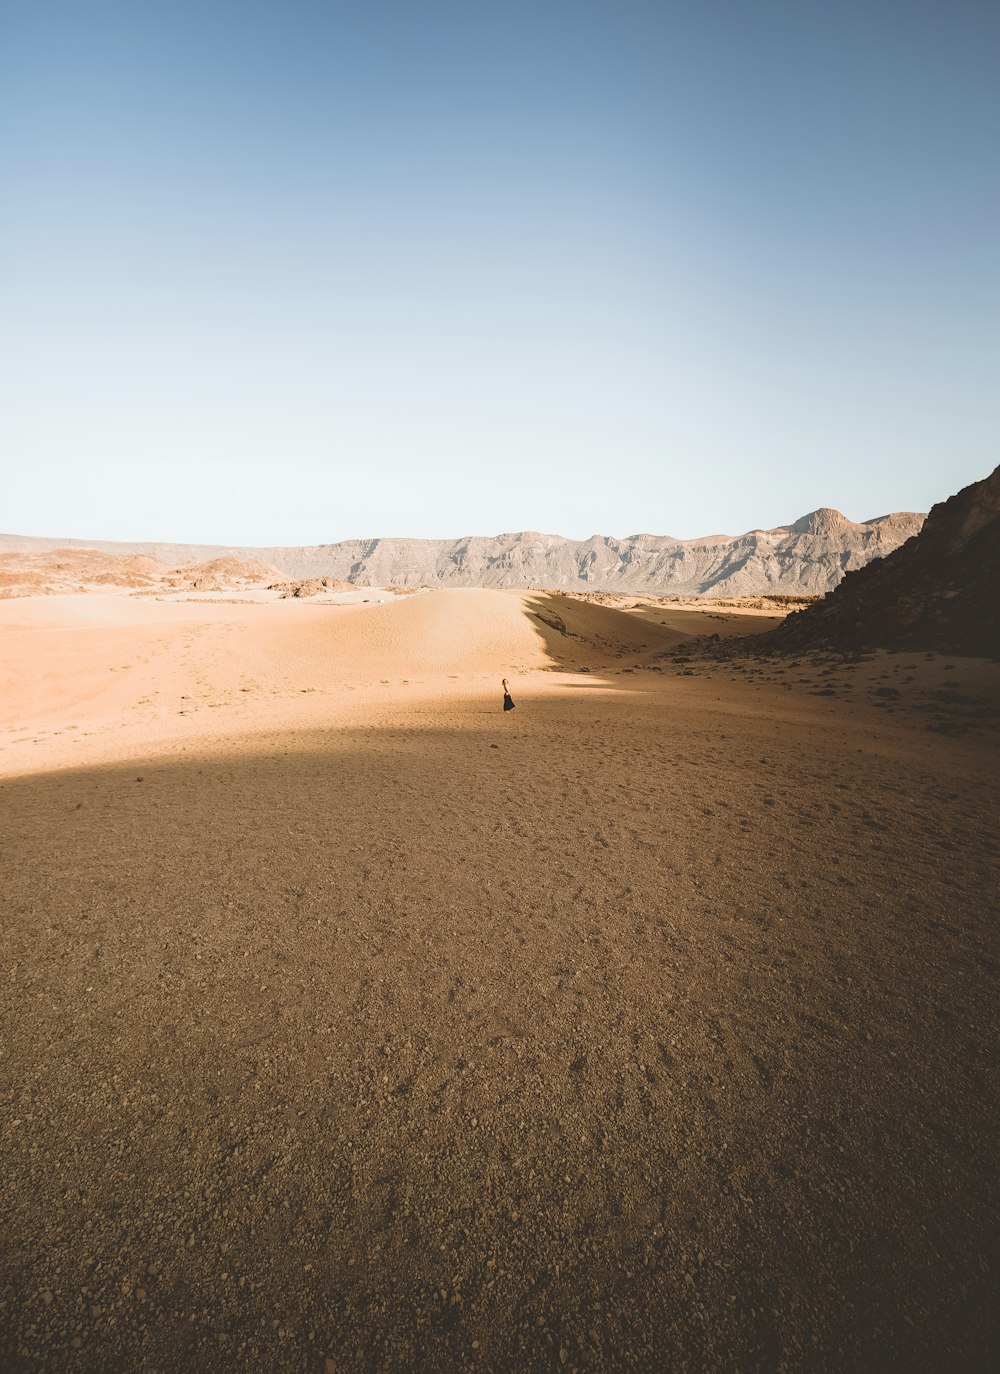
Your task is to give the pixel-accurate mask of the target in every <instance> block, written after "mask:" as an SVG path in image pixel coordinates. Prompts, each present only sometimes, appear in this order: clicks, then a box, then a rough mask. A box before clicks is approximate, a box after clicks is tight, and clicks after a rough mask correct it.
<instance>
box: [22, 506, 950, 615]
mask: <svg viewBox="0 0 1000 1374" xmlns="http://www.w3.org/2000/svg"><path fill="white" fill-rule="evenodd" d="M923 521H924V517H923V515H920V514H915V513H913V512H899V513H896V514H894V515H882V516H878V517H877V518H875V519H872V520H863V521H861V522H860V523H856V522H854V521H852V520H848V519H847V517H846V516H844V515H841V513H840V512H839V511H836V510H830V509H828V508H823V509H820V510H816V511H812V512H811V513H810V514H809V515H804V516H802V518H801V519H800V520H796V521H794V522H793V523H792V524H791V525H779V526H777V527H776V528H775V529H769V530H763V529H760V530H751V531H749V532H748V533H747V534H742V535H738V536H732V535H725V534H716V535H706V536H705V537H703V538H701V539H674V538H672V537H671V536H670V535H659V534H634V535H629V536H628V537H626V538H621V539H619V538H615V537H612V536H610V535H597V534H595V535H593V536H592V537H591V538H590V539H584V540H573V539H564V538H563V537H562V536H561V535H556V534H538V533H534V532H531V531H522V532H520V533H516V534H498V535H470V536H468V537H467V538H463V539H450V540H448V539H351V540H346V541H344V542H342V543H338V544H316V545H304V546H300V547H295V548H260V549H257V548H242V547H222V546H206V545H191V544H122V543H111V542H108V541H101V540H91V541H83V540H46V539H35V538H29V537H26V536H19V535H0V550H11V551H14V550H20V551H27V552H37V551H44V550H46V549H51V548H55V547H56V546H57V545H59V546H62V547H73V548H89V549H101V550H105V551H107V552H109V553H113V554H118V555H144V556H147V557H151V558H155V559H157V560H159V562H161V563H164V564H167V565H170V566H174V567H176V565H177V564H181V563H184V564H188V563H191V562H198V563H201V564H203V565H204V566H205V567H211V566H214V565H215V564H217V563H218V561H219V560H220V559H235V560H239V561H244V562H245V561H247V560H253V561H257V562H263V563H266V564H268V565H269V566H270V567H271V570H272V573H273V576H272V578H271V580H272V581H278V580H281V579H285V580H290V581H306V580H313V579H317V578H334V579H336V580H338V581H340V582H345V583H349V584H350V585H352V586H355V587H395V588H398V589H401V590H405V589H406V588H410V587H422V586H427V587H495V588H498V589H515V590H516V589H521V588H528V589H530V588H552V589H555V590H560V591H591V592H625V593H638V594H647V595H654V596H656V595H659V596H664V595H666V596H712V597H731V596H766V595H773V594H779V595H788V596H822V595H824V594H825V593H826V592H828V591H830V590H831V589H832V588H833V587H835V586H836V585H837V584H838V582H840V580H841V578H842V577H843V576H844V574H845V573H847V572H850V571H852V570H853V569H856V568H861V567H864V566H865V565H866V564H868V563H870V562H871V561H872V559H874V558H884V557H885V555H886V554H889V553H892V551H893V550H894V549H897V548H898V547H899V546H900V544H902V543H904V541H905V540H907V539H909V538H910V537H911V536H912V535H914V534H916V533H917V531H918V530H919V529H920V527H921V525H922V524H923ZM205 575H206V576H209V575H210V574H208V573H206V574H205Z"/></svg>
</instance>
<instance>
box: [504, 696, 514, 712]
mask: <svg viewBox="0 0 1000 1374" xmlns="http://www.w3.org/2000/svg"><path fill="white" fill-rule="evenodd" d="M503 709H504V710H505V711H513V709H514V698H513V697H512V696H511V694H510V693H509V692H504V694H503Z"/></svg>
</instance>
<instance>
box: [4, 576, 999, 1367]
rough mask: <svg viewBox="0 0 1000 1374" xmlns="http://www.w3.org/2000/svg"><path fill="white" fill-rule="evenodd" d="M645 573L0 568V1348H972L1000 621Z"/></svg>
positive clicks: (384, 1363) (132, 1352)
mask: <svg viewBox="0 0 1000 1374" xmlns="http://www.w3.org/2000/svg"><path fill="white" fill-rule="evenodd" d="M683 614H684V612H683V609H677V608H673V609H672V610H671V612H670V615H669V616H668V617H665V618H666V619H667V621H668V623H667V624H666V625H663V624H658V623H656V617H655V616H654V615H652V614H651V613H650V612H649V610H648V608H647V610H640V611H636V612H629V613H626V612H624V611H621V610H619V609H616V608H614V607H607V606H601V605H588V604H584V603H582V602H579V601H575V600H573V599H572V598H568V597H557V596H551V597H550V596H545V595H542V594H523V595H522V594H516V593H505V592H486V591H447V592H435V593H428V594H425V595H420V596H414V597H408V598H406V599H403V600H400V601H398V602H394V603H392V604H389V605H385V606H358V607H329V606H311V605H301V604H295V603H291V602H286V603H283V604H281V605H262V606H253V605H243V606H238V605H190V604H177V603H172V604H171V603H160V602H154V601H136V600H130V599H127V598H112V597H100V596H93V597H83V596H78V597H66V598H61V597H47V598H45V599H41V598H39V599H31V600H23V601H7V602H4V603H3V605H2V606H0V682H2V684H3V691H2V707H0V710H2V719H0V743H2V748H0V776H2V779H3V781H2V784H0V833H2V837H3V846H2V865H3V871H2V882H3V902H4V920H3V925H2V946H3V950H2V952H3V963H2V969H3V982H2V988H3V991H2V994H0V996H2V1008H3V1027H4V1040H5V1055H4V1057H3V1060H2V1065H0V1140H2V1144H3V1156H2V1169H0V1234H2V1237H3V1241H2V1257H0V1350H2V1351H3V1352H4V1354H3V1365H4V1368H9V1369H24V1370H29V1369H30V1370H38V1369H46V1370H48V1369H60V1370H62V1369H66V1370H88V1371H91V1370H93V1371H97V1370H101V1371H104V1370H145V1371H159V1374H166V1372H167V1371H181V1370H183V1371H190V1370H198V1371H201V1370H216V1369H218V1370H246V1369H254V1370H271V1369H274V1370H286V1369H287V1370H319V1371H323V1374H326V1371H329V1370H336V1371H341V1370H367V1369H377V1370H383V1369H384V1370H427V1371H439V1370H445V1371H451V1370H483V1371H490V1370H528V1369H531V1370H534V1369H554V1370H564V1369H565V1370H573V1369H579V1370H607V1371H611V1370H650V1371H652V1370H664V1369H690V1370H708V1369H719V1370H731V1369H768V1370H771V1369H773V1370H780V1369H789V1370H791V1369H809V1370H843V1369H886V1368H898V1369H901V1370H917V1369H935V1370H953V1369H963V1370H970V1369H985V1368H987V1367H989V1366H990V1364H991V1363H995V1359H996V1354H997V1347H996V1331H995V1328H994V1327H993V1325H992V1320H993V1319H992V1315H991V1314H992V1311H993V1310H994V1309H993V1307H992V1300H993V1299H994V1298H995V1296H996V1293H995V1277H994V1275H995V1268H993V1267H991V1266H994V1265H995V1226H994V1222H995V1215H996V1188H995V1173H994V1169H993V1148H994V1144H995V1138H996V1129H997V1124H998V1123H997V1110H996V1105H997V1098H996V1081H995V1070H996V1051H997V1043H996V1026H995V997H996V973H997V950H996V934H995V913H996V908H997V905H998V901H997V899H998V895H1000V883H998V867H1000V846H998V842H997V835H996V830H995V817H996V814H997V799H998V797H997V794H998V791H1000V787H998V769H997V752H998V751H997V735H996V731H995V728H994V721H993V718H992V717H990V716H989V714H988V712H983V711H979V712H978V713H977V711H976V710H974V709H972V708H968V709H965V708H962V707H961V706H960V705H956V698H955V693H956V692H957V693H958V694H959V698H960V700H961V702H966V703H967V702H968V701H970V700H974V701H976V702H980V703H982V702H983V701H986V702H987V703H989V702H992V703H993V704H994V705H995V704H996V701H997V695H998V692H997V689H998V674H1000V670H998V668H997V666H996V665H988V664H982V663H978V662H972V663H970V662H963V661H962V660H957V661H953V660H944V661H942V660H940V659H937V660H925V659H924V657H923V656H922V655H921V656H918V657H917V658H916V659H914V658H913V656H896V657H895V658H892V657H889V656H880V657H878V658H876V659H872V660H869V661H867V662H863V663H861V664H858V665H844V664H840V665H830V664H824V663H822V662H821V661H818V660H816V661H814V660H803V661H801V662H793V663H781V664H773V663H755V662H753V661H752V660H748V662H747V663H746V664H744V665H739V664H734V663H732V662H730V663H722V664H712V663H710V662H706V661H704V660H702V659H700V658H699V657H698V655H697V653H695V654H694V656H692V655H691V654H689V653H688V652H687V651H685V650H683V649H681V648H679V645H681V644H682V643H690V642H692V637H693V636H694V635H695V634H697V633H699V632H700V633H706V632H707V633H722V629H720V625H722V622H717V621H713V620H711V619H709V620H706V618H705V616H704V615H702V614H701V613H700V612H698V611H695V610H691V611H689V612H688V613H687V620H686V621H685V620H684V619H683V618H682V619H681V620H680V621H678V619H677V617H678V616H681V617H683ZM715 614H720V612H713V615H715ZM737 616H738V612H733V616H732V618H730V619H728V620H726V621H725V623H724V628H725V629H727V630H728V629H734V628H735V629H739V630H740V631H741V632H744V633H745V632H746V630H747V627H748V625H749V624H750V619H751V618H750V617H749V616H744V617H743V618H742V619H738V618H736V617H737ZM755 623H757V624H759V625H760V626H761V627H762V628H763V627H766V626H767V625H768V624H769V623H770V621H769V620H768V618H767V617H766V616H764V615H760V616H758V617H757V620H756V622H755ZM949 665H950V666H949ZM581 669H588V670H589V671H587V672H583V671H581ZM828 669H830V672H828ZM831 675H832V678H831ZM502 676H507V677H508V678H509V679H510V680H511V689H512V692H513V695H514V698H515V700H516V702H517V710H516V711H515V712H514V713H513V714H512V716H510V717H509V718H504V716H503V714H502V713H501V711H500V709H499V707H500V692H499V679H500V678H501V677H502ZM831 680H832V682H833V683H834V684H835V685H834V686H832V687H830V682H831ZM886 683H890V684H891V691H892V692H894V693H896V695H894V696H876V695H874V694H875V693H876V692H877V691H878V689H879V686H880V685H883V686H884V685H885V684H886ZM940 683H943V684H944V687H945V689H947V688H948V687H949V685H950V687H951V696H950V697H949V695H948V691H947V690H945V696H944V697H940V696H935V693H938V692H940V691H941V690H942V688H941V687H940V686H939V685H938V684H940ZM828 688H829V690H830V691H831V692H832V693H833V694H832V695H826V693H827V691H828ZM818 693H824V695H818ZM963 693H966V695H963ZM969 694H971V695H969ZM927 701H933V702H936V703H937V707H936V709H935V711H932V712H930V713H928V711H927V710H926V709H924V706H925V704H926V702H927ZM949 702H950V704H949ZM928 727H931V728H928ZM956 732H957V733H956Z"/></svg>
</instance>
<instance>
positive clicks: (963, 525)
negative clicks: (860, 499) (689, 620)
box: [768, 468, 1000, 658]
mask: <svg viewBox="0 0 1000 1374" xmlns="http://www.w3.org/2000/svg"><path fill="white" fill-rule="evenodd" d="M768 638H769V640H770V643H771V644H772V645H773V646H774V647H775V648H776V649H780V650H788V651H794V652H798V651H800V650H805V649H810V648H820V647H829V648H832V649H836V650H840V651H848V652H850V651H854V650H859V649H868V648H885V649H926V650H934V651H938V652H941V653H953V654H968V655H973V656H978V657H986V658H1000V468H997V469H996V470H995V471H994V472H993V473H991V475H990V476H989V477H986V478H984V479H983V481H981V482H973V483H972V485H971V486H968V487H964V488H963V489H962V490H961V491H960V492H958V493H957V495H955V496H952V497H950V498H949V499H948V500H947V501H942V502H941V503H940V504H939V505H936V506H935V507H934V508H933V509H932V510H931V512H930V514H929V515H928V517H927V520H926V522H925V523H924V526H923V529H922V530H921V531H920V533H919V534H917V535H915V536H914V537H913V538H912V539H908V540H907V541H906V543H905V544H903V545H902V546H901V547H900V548H898V549H896V550H895V552H894V553H890V554H889V555H888V556H887V557H886V558H882V559H879V560H877V561H876V562H873V563H869V564H868V566H867V567H864V568H859V569H858V570H857V571H854V572H848V573H847V574H846V576H845V577H844V580H843V581H842V582H841V583H840V585H839V586H838V587H836V588H835V589H834V590H833V591H832V592H830V593H829V594H828V595H827V596H825V597H824V598H823V600H822V601H820V602H817V603H816V604H815V605H813V606H810V607H808V608H807V609H806V610H803V611H798V612H796V613H794V614H792V615H790V616H789V617H788V619H787V620H786V621H785V622H784V624H783V625H781V626H779V627H778V629H776V630H775V631H773V633H772V634H771V635H770V636H769V637H768Z"/></svg>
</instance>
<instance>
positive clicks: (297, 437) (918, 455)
mask: <svg viewBox="0 0 1000 1374" xmlns="http://www.w3.org/2000/svg"><path fill="white" fill-rule="evenodd" d="M0 14H2V18H0V92H2V94H0V139H2V148H0V199H2V205H3V211H2V215H0V299H2V302H3V305H2V307H0V308H2V312H3V319H4V328H3V334H2V343H0V350H2V357H0V393H2V394H0V461H2V466H0V474H2V475H0V529H4V530H8V531H17V532H21V533H37V534H52V535H73V536H81V537H105V538H137V539H138V538H166V539H170V538H172V539H178V540H206V541H211V542H233V543H260V544H271V543H275V544H280V543H300V542H302V543H313V542H322V541H326V540H334V539H340V538H346V537H352V536H362V535H392V534H410V535H421V536H438V535H449V534H450V535H459V534H463V533H495V532H497V531H501V530H512V529H526V528H527V529H542V530H548V531H552V532H559V533H564V534H569V535H573V536H577V537H580V536H586V535H589V534H591V533H594V532H601V533H612V534H628V533H633V532H636V531H650V532H655V533H670V534H676V535H679V536H681V537H689V536H694V535H698V534H705V533H710V532H723V531H724V532H730V533H738V532H741V531H743V530H745V529H747V528H750V527H752V526H754V525H771V524H775V523H782V522H785V521H788V520H792V519H794V518H795V517H797V516H799V515H801V514H803V513H804V512H806V511H808V510H811V509H813V508H815V507H816V506H819V505H831V506H836V507H839V508H840V509H842V510H843V511H844V512H845V513H846V514H847V515H849V516H851V517H852V518H854V519H861V518H864V517H867V516H872V515H878V514H882V513H883V512H885V511H888V510H891V509H926V508H927V506H928V505H929V503H931V502H932V501H934V500H936V499H939V498H942V497H944V496H946V495H948V494H949V493H951V492H952V491H954V490H956V489H957V488H958V487H959V486H962V485H964V484H965V483H967V482H969V481H972V480H974V479H976V478H978V477H981V476H984V475H985V474H986V472H987V471H989V470H990V469H991V468H992V467H994V466H995V465H996V463H997V462H998V461H1000V444H998V426H997V405H996V391H997V388H996V383H997V378H998V377H1000V345H998V319H1000V188H998V165H1000V163H998V156H997V149H998V146H1000V138H998V135H1000V104H998V94H997V92H998V78H997V73H998V71H1000V6H998V5H997V4H996V3H990V2H989V0H982V3H972V2H971V0H954V2H952V3H945V0H938V3H924V2H923V0H898V3H892V2H891V0H841V3H831V2H830V0H823V2H822V3H814V2H813V0H784V2H783V3H778V2H777V0H715V2H713V0H701V2H698V0H690V3H684V4H671V3H669V2H668V0H658V2H656V0H651V2H650V3H639V2H638V0H617V3H611V0H606V3H602V4H596V3H590V2H589V0H572V3H570V2H569V0H565V2H564V0H558V2H555V3H552V2H550V3H546V0H533V2H532V3H522V2H521V0H506V3H504V4H485V3H479V0H466V2H465V3H461V4H459V3H454V4H451V3H438V2H436V0H427V3H425V4H415V3H412V0H407V2H406V3H403V2H402V0H400V2H399V3H394V2H393V0H367V3H363V4H362V3H358V4H356V5H344V4H338V3H336V2H335V0H333V2H332V3H325V4H320V3H315V4H311V3H301V2H297V0H281V3H277V0H275V3H268V4H262V3H256V2H255V0H240V3H238V4H237V3H226V2H225V0H223V2H222V3H211V2H210V0H200V2H199V3H197V4H194V3H188V2H187V0H171V3H163V4H157V5H151V4H144V3H135V2H134V0H128V3H122V4H105V3H101V0H95V3H92V4H82V3H79V0H74V3H72V4H60V3H47V0H8V3H7V4H6V5H5V6H3V8H2V10H0Z"/></svg>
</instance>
